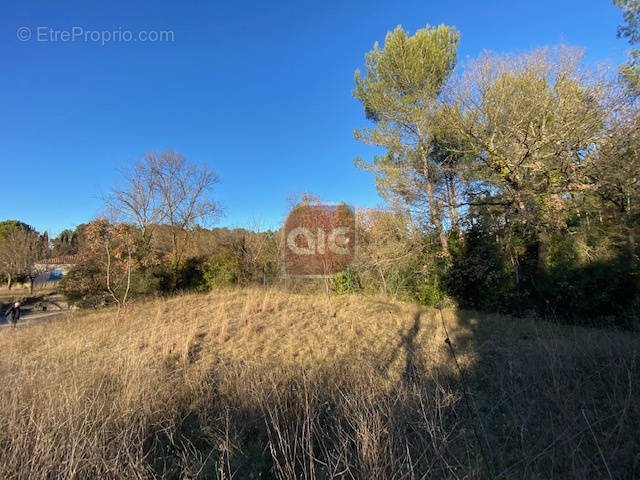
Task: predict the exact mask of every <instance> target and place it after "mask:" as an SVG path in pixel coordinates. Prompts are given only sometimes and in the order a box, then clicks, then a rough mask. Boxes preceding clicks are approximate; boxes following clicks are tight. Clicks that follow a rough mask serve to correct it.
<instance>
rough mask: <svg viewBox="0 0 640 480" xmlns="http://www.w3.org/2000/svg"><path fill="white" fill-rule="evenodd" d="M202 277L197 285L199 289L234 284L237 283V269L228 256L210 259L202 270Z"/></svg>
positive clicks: (204, 289) (203, 289) (210, 288)
mask: <svg viewBox="0 0 640 480" xmlns="http://www.w3.org/2000/svg"><path fill="white" fill-rule="evenodd" d="M202 279H203V282H202V283H201V284H200V285H199V286H198V290H201V291H206V290H212V289H214V288H220V287H227V286H231V285H235V284H237V283H238V269H237V267H236V265H235V262H234V261H233V260H232V259H230V258H217V259H211V260H209V261H208V262H207V263H206V264H205V266H204V268H203V270H202Z"/></svg>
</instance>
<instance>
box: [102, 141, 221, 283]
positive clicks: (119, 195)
mask: <svg viewBox="0 0 640 480" xmlns="http://www.w3.org/2000/svg"><path fill="white" fill-rule="evenodd" d="M124 177H125V182H124V185H123V186H122V187H117V188H114V189H113V190H112V191H111V194H110V195H109V197H108V198H107V206H108V207H110V209H112V210H113V211H115V212H116V214H117V215H118V216H120V218H121V219H122V220H123V221H126V222H130V223H133V224H135V225H137V226H138V227H139V228H140V232H141V235H142V237H143V240H144V242H145V243H146V244H147V245H150V244H151V238H152V236H153V232H154V227H156V226H157V225H166V226H168V227H169V231H170V236H171V246H172V258H171V260H172V264H173V267H174V269H175V270H177V269H178V268H179V265H180V262H181V261H182V260H183V257H184V253H185V250H186V248H187V243H188V238H189V232H190V230H191V229H192V228H193V227H194V226H196V225H199V224H203V223H207V222H209V221H211V220H214V219H216V218H217V217H218V216H219V215H220V214H221V209H220V206H219V205H218V203H216V202H215V201H213V200H212V198H211V192H212V189H213V187H214V185H216V184H217V183H218V176H217V175H216V174H215V173H214V172H213V171H211V170H210V169H209V168H208V167H207V166H206V165H200V166H198V165H195V164H192V163H189V162H187V161H186V159H185V158H184V157H183V156H182V155H181V154H179V153H177V152H174V151H172V150H166V151H164V152H162V153H155V152H149V153H147V155H146V156H145V157H144V159H143V160H141V161H140V162H138V163H137V164H136V165H135V166H134V167H133V169H131V170H130V171H128V172H125V174H124Z"/></svg>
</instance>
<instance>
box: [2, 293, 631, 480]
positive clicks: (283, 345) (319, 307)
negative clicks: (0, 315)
mask: <svg viewBox="0 0 640 480" xmlns="http://www.w3.org/2000/svg"><path fill="white" fill-rule="evenodd" d="M443 320H444V325H446V328H447V330H448V334H449V337H450V338H451V344H452V346H453V347H454V351H455V355H456V359H454V358H453V357H452V353H451V351H450V350H449V347H448V345H447V344H446V343H445V339H446V338H447V336H446V334H445V330H444V328H443ZM0 351H2V355H1V356H0V374H1V375H2V378H3V383H2V386H1V387H0V402H1V404H2V407H3V415H2V416H0V478H25V479H26V478H123V479H125V478H126V479H131V478H176V479H177V478H232V477H233V478H238V479H243V478H291V479H293V478H323V479H324V478H362V479H372V478H424V477H434V478H563V479H564V478H632V477H637V476H639V475H640V453H639V452H640V437H639V436H638V434H637V432H638V429H639V428H640V395H639V393H638V385H639V384H640V382H639V380H640V368H639V366H638V352H639V351H640V339H639V338H638V337H637V336H634V335H632V334H629V333H623V332H618V331H614V330H604V329H585V328H578V327H569V326H558V325H552V324H549V323H544V322H540V321H533V320H524V319H514V318H510V317H500V316H488V315H479V314H475V313H471V312H463V311H459V312H456V311H452V310H448V311H447V310H445V311H444V312H443V318H441V317H440V313H439V311H437V310H433V309H425V308H423V307H418V306H416V305H412V304H405V303H399V302H393V301H389V300H386V299H383V298H376V297H365V296H358V295H345V296H339V297H333V298H331V299H330V300H329V299H327V298H326V297H322V296H314V295H302V294H291V293H286V292H283V291H280V290H260V289H245V290H235V291H231V290H230V291H222V292H215V293H211V294H208V295H184V296H177V297H173V298H169V299H167V300H155V301H150V302H146V303H138V304H135V305H133V306H130V307H129V308H128V310H127V311H126V312H125V313H124V314H123V315H122V316H121V317H120V318H119V319H115V312H114V311H113V310H99V311H91V312H78V313H73V314H70V315H69V316H67V317H65V318H64V319H62V320H56V321H52V322H48V323H43V324H38V325H34V326H29V327H25V328H16V329H5V330H4V331H3V332H0ZM456 360H457V362H458V364H459V367H460V368H457V367H456ZM465 385H466V388H465ZM465 391H466V392H467V394H466V395H465Z"/></svg>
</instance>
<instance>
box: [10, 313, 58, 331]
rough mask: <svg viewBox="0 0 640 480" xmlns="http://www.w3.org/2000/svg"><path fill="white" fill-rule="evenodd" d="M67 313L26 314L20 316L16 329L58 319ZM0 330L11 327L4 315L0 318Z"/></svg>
mask: <svg viewBox="0 0 640 480" xmlns="http://www.w3.org/2000/svg"><path fill="white" fill-rule="evenodd" d="M67 312H68V310H57V311H52V312H42V313H40V312H38V313H30V312H26V313H23V314H22V315H21V316H20V320H18V323H17V324H16V327H24V326H26V325H33V324H34V323H40V322H42V321H45V320H51V319H53V318H55V317H59V316H60V315H64V314H65V313H67ZM0 328H11V325H10V324H9V323H7V319H6V317H5V316H4V314H3V315H1V316H0Z"/></svg>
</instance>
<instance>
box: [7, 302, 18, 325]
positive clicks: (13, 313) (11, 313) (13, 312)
mask: <svg viewBox="0 0 640 480" xmlns="http://www.w3.org/2000/svg"><path fill="white" fill-rule="evenodd" d="M4 315H5V317H7V322H8V323H10V324H11V325H12V326H13V327H15V326H16V323H18V320H19V319H20V302H16V303H14V304H13V305H11V306H10V307H9V310H7V311H6V312H5V314H4Z"/></svg>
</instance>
